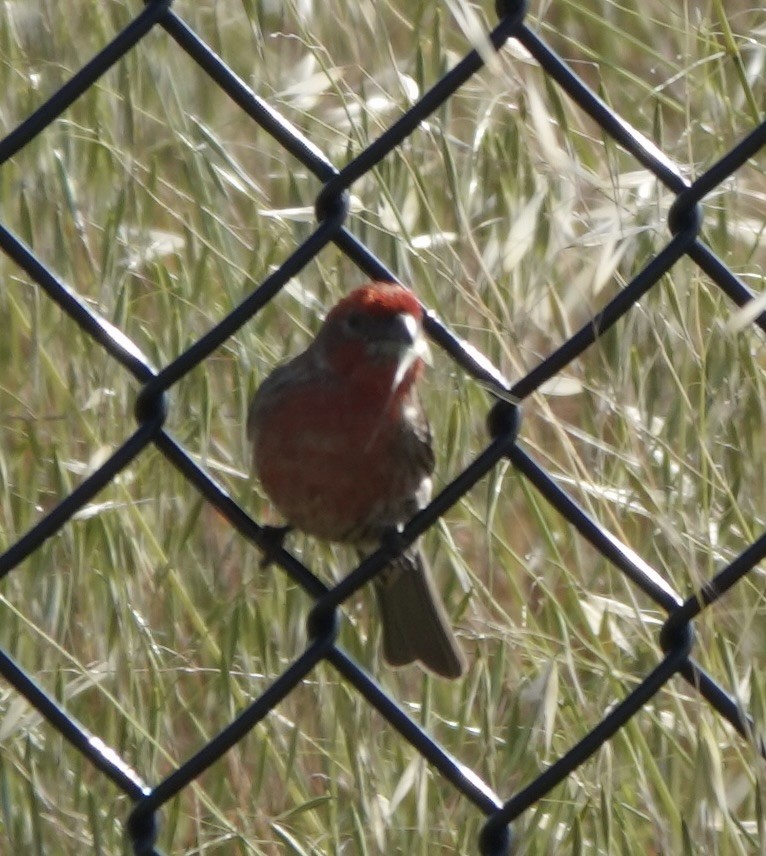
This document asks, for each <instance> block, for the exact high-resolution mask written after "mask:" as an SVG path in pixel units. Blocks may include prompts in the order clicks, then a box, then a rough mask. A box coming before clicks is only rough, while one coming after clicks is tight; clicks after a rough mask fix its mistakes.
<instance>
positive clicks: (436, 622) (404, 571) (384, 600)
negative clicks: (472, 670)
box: [375, 549, 466, 678]
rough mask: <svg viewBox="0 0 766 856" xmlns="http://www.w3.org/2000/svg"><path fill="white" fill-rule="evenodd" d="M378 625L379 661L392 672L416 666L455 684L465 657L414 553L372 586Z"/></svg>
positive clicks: (426, 571) (417, 553) (419, 555)
mask: <svg viewBox="0 0 766 856" xmlns="http://www.w3.org/2000/svg"><path fill="white" fill-rule="evenodd" d="M375 591H376V592H377V597H378V604H379V606H380V613H381V619H382V622H383V656H384V657H385V658H386V661H387V662H388V663H390V665H392V666H405V665H407V664H408V663H412V662H414V661H415V660H419V661H420V662H421V663H422V664H423V665H424V666H425V667H426V668H428V669H430V670H431V671H432V672H435V673H436V674H437V675H441V676H442V677H445V678H459V677H460V676H461V675H462V674H463V672H464V671H465V668H466V660H465V654H463V651H462V649H461V648H460V644H459V643H458V641H457V639H456V638H455V634H454V633H453V632H452V627H451V626H450V621H449V617H448V616H447V611H446V610H445V608H444V605H443V604H442V601H441V597H440V596H439V593H438V591H437V590H436V586H435V585H434V581H433V579H432V577H431V572H430V570H429V569H428V566H427V565H426V562H425V560H424V558H423V555H422V553H421V552H420V550H419V549H415V550H411V551H409V552H407V553H404V554H403V555H401V556H399V557H398V558H397V559H395V560H394V561H393V562H392V563H391V564H390V565H388V566H387V567H386V568H385V569H384V570H383V572H382V573H381V574H380V576H379V577H378V579H377V580H376V582H375Z"/></svg>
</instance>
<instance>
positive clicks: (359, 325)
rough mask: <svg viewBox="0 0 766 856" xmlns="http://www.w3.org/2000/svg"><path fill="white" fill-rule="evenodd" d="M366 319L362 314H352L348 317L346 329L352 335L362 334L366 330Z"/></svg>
mask: <svg viewBox="0 0 766 856" xmlns="http://www.w3.org/2000/svg"><path fill="white" fill-rule="evenodd" d="M364 323H365V319H364V316H363V315H362V313H361V312H351V313H350V314H349V315H347V316H346V329H348V330H351V332H352V333H360V332H362V330H364Z"/></svg>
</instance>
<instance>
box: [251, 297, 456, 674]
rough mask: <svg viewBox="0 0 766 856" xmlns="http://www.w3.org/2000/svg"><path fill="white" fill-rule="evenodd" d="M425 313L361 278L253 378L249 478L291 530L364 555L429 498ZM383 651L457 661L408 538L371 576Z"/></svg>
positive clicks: (395, 661)
mask: <svg viewBox="0 0 766 856" xmlns="http://www.w3.org/2000/svg"><path fill="white" fill-rule="evenodd" d="M428 356H429V348H428V343H427V340H426V337H425V333H424V331H423V308H422V306H421V304H420V302H419V301H418V299H417V298H416V296H415V294H414V293H413V292H412V291H411V290H410V289H409V288H407V287H405V286H403V285H400V284H398V283H387V282H370V283H367V284H366V285H363V286H361V287H358V288H356V289H354V290H353V291H351V292H350V293H348V294H347V295H346V296H345V297H344V298H342V299H341V300H340V301H339V302H338V303H337V304H336V305H335V306H333V308H332V309H331V310H330V311H329V312H328V314H327V316H326V318H325V320H324V322H323V324H322V325H321V327H320V329H319V331H318V333H317V334H316V336H315V338H314V339H313V340H312V341H311V342H310V343H309V345H308V347H307V348H306V349H305V350H304V351H303V352H302V353H300V354H298V355H297V356H295V357H293V358H292V359H290V360H288V361H287V362H286V363H283V364H281V365H279V366H277V367H276V368H275V369H274V370H273V371H272V372H271V373H270V374H269V375H268V376H267V377H266V378H265V380H264V381H263V382H262V383H261V385H260V386H259V387H258V389H257V390H256V392H255V395H254V396H253V399H252V402H251V404H250V407H249V410H248V418H247V435H248V439H249V441H250V443H251V446H252V460H253V471H254V474H255V476H256V478H257V479H258V481H259V482H260V485H261V487H262V489H263V492H264V494H265V495H266V497H267V498H268V499H269V500H270V502H271V503H272V505H273V506H274V507H275V508H276V510H277V511H278V512H279V513H280V515H281V516H282V517H283V518H284V519H285V521H286V523H287V524H288V526H289V527H292V528H295V529H297V530H300V531H302V532H304V533H306V534H307V535H310V536H312V537H315V538H317V539H321V540H325V541H331V542H337V543H345V544H351V545H354V546H355V547H357V548H358V549H359V550H360V551H362V552H365V551H366V552H369V551H370V550H371V549H374V548H375V547H376V546H378V545H379V544H380V543H381V540H382V539H384V538H385V537H386V534H387V533H390V532H391V531H392V530H397V529H399V528H401V527H402V526H403V525H404V524H406V522H407V521H408V520H409V519H410V518H411V517H412V516H413V514H415V513H416V512H417V511H419V510H420V509H422V508H423V507H424V506H425V505H426V504H427V503H428V502H429V500H430V497H431V489H432V479H431V476H432V473H433V470H434V464H435V458H434V450H433V442H432V435H431V430H430V427H429V423H428V420H427V418H426V415H425V412H424V410H423V407H422V404H421V401H420V398H419V394H418V381H419V380H420V378H421V376H422V374H423V371H424V367H425V363H426V361H427V359H428ZM373 586H374V590H375V593H376V600H377V602H378V606H379V612H380V616H381V624H382V637H383V656H384V659H385V660H386V661H387V662H388V664H389V665H391V666H394V667H398V666H405V665H408V664H410V663H414V662H418V663H419V664H420V665H421V666H423V667H425V669H427V670H428V671H431V672H433V673H435V674H436V675H439V676H442V677H445V678H458V677H460V676H461V675H462V674H463V673H464V672H465V669H466V658H465V654H464V653H463V651H462V648H461V646H460V643H459V642H458V640H457V639H456V637H455V634H454V632H453V630H452V627H451V624H450V620H449V617H448V615H447V612H446V609H445V607H444V604H443V603H442V600H441V597H440V595H439V593H438V591H437V589H436V586H435V583H434V580H433V577H432V575H431V571H430V568H429V566H428V564H427V563H426V560H425V557H424V556H423V552H422V549H421V547H420V544H419V543H418V542H415V544H413V545H410V546H409V547H408V548H407V549H406V550H405V551H404V552H403V553H402V554H401V555H399V556H398V557H396V558H395V559H393V560H392V561H391V562H390V563H389V564H387V565H386V566H385V568H384V569H383V570H382V571H381V572H380V573H379V574H378V575H377V576H376V577H375V579H374V583H373Z"/></svg>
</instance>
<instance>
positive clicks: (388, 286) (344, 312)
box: [327, 282, 423, 322]
mask: <svg viewBox="0 0 766 856" xmlns="http://www.w3.org/2000/svg"><path fill="white" fill-rule="evenodd" d="M356 313H360V314H364V315H368V316H370V317H373V318H386V317H388V318H393V317H395V316H397V315H402V314H404V315H412V316H413V318H415V319H416V320H417V321H418V322H419V321H420V320H421V319H422V317H423V309H422V308H421V306H420V303H419V302H418V299H417V297H415V295H414V294H413V293H412V292H411V291H410V290H409V288H405V287H404V286H403V285H397V284H396V283H393V282H371V283H369V284H368V285H363V286H361V288H356V289H354V290H353V291H352V292H351V293H350V294H347V295H346V296H345V297H344V298H343V300H341V301H339V302H338V303H337V304H336V305H335V306H334V307H333V308H332V310H331V311H330V313H329V315H328V316H327V321H331V320H334V319H339V318H343V317H347V316H348V315H350V314H356Z"/></svg>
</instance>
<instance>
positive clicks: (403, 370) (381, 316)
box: [317, 282, 428, 388]
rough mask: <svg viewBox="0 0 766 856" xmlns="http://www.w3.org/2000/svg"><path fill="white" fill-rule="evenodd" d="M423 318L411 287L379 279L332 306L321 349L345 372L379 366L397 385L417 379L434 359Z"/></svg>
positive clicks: (334, 364) (324, 327)
mask: <svg viewBox="0 0 766 856" xmlns="http://www.w3.org/2000/svg"><path fill="white" fill-rule="evenodd" d="M422 321H423V309H422V307H421V305H420V303H419V302H418V299H417V298H416V297H415V295H414V294H413V293H412V292H411V291H410V290H409V289H408V288H405V287H404V286H403V285H397V284H395V283H388V282H373V283H369V284H368V285H363V286H362V287H361V288H357V289H354V291H352V292H351V293H350V294H348V295H347V296H346V297H344V298H343V299H342V300H341V301H340V302H339V303H337V304H336V305H335V306H334V307H333V308H332V309H331V310H330V312H329V313H328V315H327V318H326V319H325V322H324V325H323V326H322V329H321V330H320V332H319V335H318V336H317V347H318V348H319V349H320V352H321V353H323V355H324V358H325V359H326V360H327V361H328V362H329V363H330V364H331V365H332V366H333V367H334V368H335V370H336V371H338V372H339V373H340V374H344V375H347V374H349V373H352V372H356V371H358V370H360V369H366V370H369V369H371V368H372V366H378V367H379V369H380V371H381V372H382V373H383V374H384V375H386V376H390V377H389V382H390V383H391V384H392V388H396V387H398V386H399V384H400V383H401V382H402V381H403V380H404V379H405V377H407V378H409V382H412V381H414V380H415V379H416V378H417V376H418V374H419V373H420V371H421V369H422V363H423V359H427V358H428V345H427V343H426V339H425V336H424V335H423V327H422ZM377 375H378V371H377V370H376V376H377Z"/></svg>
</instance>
